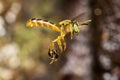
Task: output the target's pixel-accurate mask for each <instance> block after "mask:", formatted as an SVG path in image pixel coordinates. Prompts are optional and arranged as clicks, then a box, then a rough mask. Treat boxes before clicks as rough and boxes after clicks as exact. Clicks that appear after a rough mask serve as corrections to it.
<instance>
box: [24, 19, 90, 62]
mask: <svg viewBox="0 0 120 80" xmlns="http://www.w3.org/2000/svg"><path fill="white" fill-rule="evenodd" d="M89 22H91V20H86V21H84V22H82V23H78V22H77V21H72V20H63V21H61V22H59V24H58V25H55V24H53V23H51V22H48V21H46V20H42V19H36V18H33V19H30V20H28V21H27V23H26V26H27V27H37V26H40V27H47V28H50V29H52V30H54V31H57V32H59V33H60V35H59V36H58V37H57V38H56V39H55V40H53V41H52V42H51V44H50V46H49V51H48V55H49V56H50V57H51V62H50V64H52V63H53V62H55V61H57V60H58V57H59V54H60V53H62V52H63V51H64V50H66V41H65V36H66V34H68V33H70V34H71V39H72V37H73V35H74V34H78V33H79V31H80V29H81V27H82V25H86V24H88V23H89ZM56 44H57V46H56Z"/></svg>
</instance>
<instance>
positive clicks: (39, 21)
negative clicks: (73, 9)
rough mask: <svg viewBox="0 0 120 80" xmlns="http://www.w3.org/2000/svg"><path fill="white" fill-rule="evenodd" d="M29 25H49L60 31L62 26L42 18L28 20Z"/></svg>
mask: <svg viewBox="0 0 120 80" xmlns="http://www.w3.org/2000/svg"><path fill="white" fill-rule="evenodd" d="M26 25H27V27H38V26H40V27H48V28H50V29H52V30H54V31H57V32H60V28H59V27H58V26H56V25H55V24H53V23H51V22H48V21H47V20H42V19H36V18H33V19H30V20H28V21H27V24H26Z"/></svg>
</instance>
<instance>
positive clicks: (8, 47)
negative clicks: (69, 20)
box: [0, 0, 60, 80]
mask: <svg viewBox="0 0 120 80" xmlns="http://www.w3.org/2000/svg"><path fill="white" fill-rule="evenodd" d="M54 2H55V0H53V1H50V0H0V63H1V64H0V80H43V79H44V80H50V79H53V77H52V76H54V74H52V73H51V72H53V71H54V70H55V68H51V65H49V61H50V60H49V57H48V54H47V52H48V47H49V44H50V42H51V41H52V40H53V39H54V38H55V37H56V36H57V35H58V34H57V33H56V32H54V31H51V30H49V29H47V28H43V27H42V28H26V25H25V24H26V21H27V20H28V19H29V18H33V17H37V18H42V19H47V20H51V21H52V22H57V21H59V20H60V19H58V17H57V14H56V12H55V10H54V8H53V7H54ZM53 15H54V16H53ZM56 68H58V67H57V65H56ZM49 69H50V70H49ZM6 76H7V77H6ZM54 80H56V79H54ZM57 80H58V79H57Z"/></svg>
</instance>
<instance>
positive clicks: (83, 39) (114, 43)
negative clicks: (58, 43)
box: [0, 0, 120, 80]
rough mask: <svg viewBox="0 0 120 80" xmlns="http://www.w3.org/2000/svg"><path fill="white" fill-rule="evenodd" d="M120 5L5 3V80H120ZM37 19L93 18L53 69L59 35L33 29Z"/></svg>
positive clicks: (0, 39)
mask: <svg viewBox="0 0 120 80" xmlns="http://www.w3.org/2000/svg"><path fill="white" fill-rule="evenodd" d="M119 3H120V1H119V0H0V80H120V4H119ZM31 18H40V19H44V20H48V21H50V22H53V23H55V24H58V23H59V21H61V20H64V19H70V20H76V21H78V22H79V23H80V22H81V21H85V20H88V19H91V20H92V22H91V23H90V24H89V25H84V26H83V27H85V30H81V31H80V33H79V34H78V35H77V36H74V38H73V39H72V40H71V39H70V36H69V34H68V35H66V41H67V49H66V51H64V52H63V53H62V54H61V56H60V58H59V60H58V61H57V62H56V63H54V64H51V65H50V64H49V62H50V58H49V56H48V54H47V53H48V49H49V44H50V42H51V41H52V40H54V39H55V38H56V37H57V36H58V35H59V34H58V33H57V32H54V31H52V30H50V29H47V28H44V27H37V28H27V27H26V21H27V20H28V19H31Z"/></svg>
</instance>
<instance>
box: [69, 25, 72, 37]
mask: <svg viewBox="0 0 120 80" xmlns="http://www.w3.org/2000/svg"><path fill="white" fill-rule="evenodd" d="M69 30H70V33H71V39H73V28H72V25H70V26H69Z"/></svg>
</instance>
